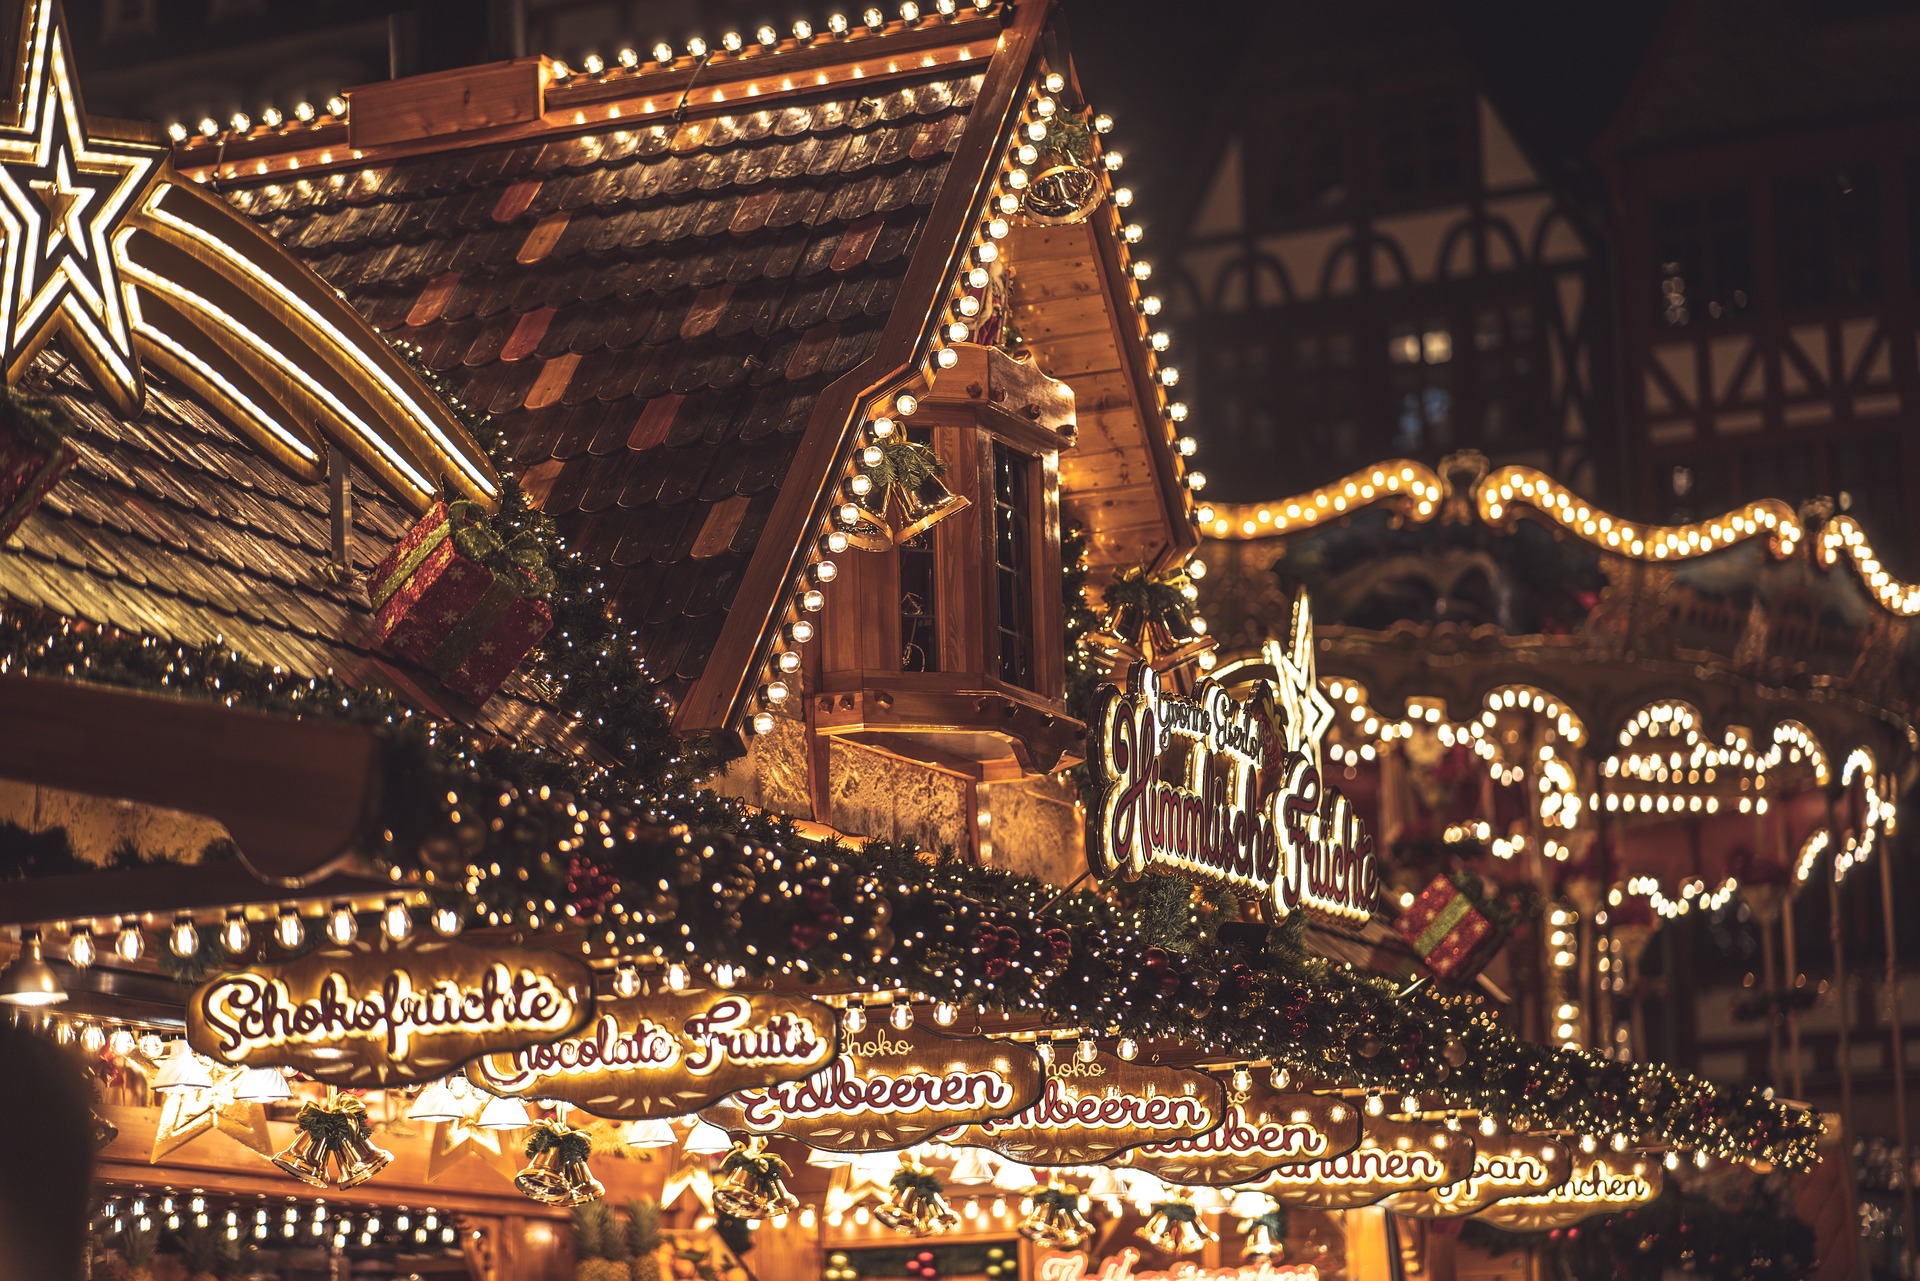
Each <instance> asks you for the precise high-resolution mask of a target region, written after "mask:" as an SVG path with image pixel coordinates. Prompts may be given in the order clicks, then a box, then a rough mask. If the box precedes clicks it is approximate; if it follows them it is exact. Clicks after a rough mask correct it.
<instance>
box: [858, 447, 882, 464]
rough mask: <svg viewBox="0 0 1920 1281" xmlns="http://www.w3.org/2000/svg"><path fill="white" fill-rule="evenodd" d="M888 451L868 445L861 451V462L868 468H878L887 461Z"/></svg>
mask: <svg viewBox="0 0 1920 1281" xmlns="http://www.w3.org/2000/svg"><path fill="white" fill-rule="evenodd" d="M886 457H887V451H886V450H884V449H882V448H880V446H878V445H868V446H867V447H866V448H865V449H863V450H861V451H860V462H861V464H862V465H863V466H866V467H878V466H879V465H880V464H881V463H882V462H884V461H885V460H886Z"/></svg>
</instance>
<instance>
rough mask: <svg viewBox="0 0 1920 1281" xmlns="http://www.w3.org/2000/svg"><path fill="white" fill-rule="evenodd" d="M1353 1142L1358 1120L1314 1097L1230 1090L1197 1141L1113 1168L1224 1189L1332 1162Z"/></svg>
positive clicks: (1346, 1106)
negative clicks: (1221, 1112) (1287, 1168)
mask: <svg viewBox="0 0 1920 1281" xmlns="http://www.w3.org/2000/svg"><path fill="white" fill-rule="evenodd" d="M1359 1142H1360V1113H1359V1111H1358V1109H1356V1108H1355V1107H1354V1106H1353V1105H1352V1104H1351V1103H1348V1102H1345V1101H1344V1100H1341V1099H1338V1098H1329V1097H1326V1096H1324V1095H1318V1094H1282V1093H1280V1092H1278V1091H1276V1090H1271V1089H1268V1088H1266V1087H1264V1086H1255V1087H1254V1088H1252V1089H1251V1090H1248V1091H1246V1092H1244V1093H1243V1092H1240V1091H1236V1090H1229V1091H1228V1093H1227V1112H1226V1117H1225V1119H1224V1120H1222V1121H1221V1122H1220V1124H1219V1126H1217V1127H1216V1128H1214V1129H1212V1130H1209V1131H1207V1132H1206V1133H1205V1134H1202V1135H1200V1136H1199V1137H1197V1138H1190V1139H1174V1140H1172V1141H1171V1142H1167V1143H1147V1144H1143V1145H1142V1146H1140V1147H1137V1148H1135V1149H1134V1150H1133V1151H1131V1152H1129V1153H1127V1155H1126V1159H1125V1160H1124V1161H1123V1162H1121V1163H1120V1164H1123V1165H1126V1166H1128V1167H1130V1168H1132V1169H1135V1170H1145V1171H1146V1172H1147V1173H1149V1174H1152V1175H1154V1176H1156V1177H1158V1178H1160V1179H1164V1180H1165V1181H1166V1182H1168V1183H1184V1184H1187V1185H1189V1186H1196V1187H1231V1186H1233V1185H1235V1184H1238V1183H1246V1182H1248V1181H1250V1180H1252V1179H1257V1178H1259V1177H1260V1176H1261V1175H1263V1174H1266V1173H1268V1172H1269V1171H1271V1170H1274V1169H1276V1168H1278V1167H1279V1166H1282V1165H1292V1164H1297V1163H1299V1162H1301V1161H1317V1160H1321V1159H1323V1158H1325V1157H1330V1156H1336V1155H1338V1154H1339V1153H1341V1152H1346V1151H1349V1150H1350V1149H1352V1148H1353V1147H1355V1146H1356V1145H1357V1144H1358V1143H1359Z"/></svg>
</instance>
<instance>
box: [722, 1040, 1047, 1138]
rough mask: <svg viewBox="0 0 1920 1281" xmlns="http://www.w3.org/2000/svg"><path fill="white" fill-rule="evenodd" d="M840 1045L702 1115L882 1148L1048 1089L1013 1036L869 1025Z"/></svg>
mask: <svg viewBox="0 0 1920 1281" xmlns="http://www.w3.org/2000/svg"><path fill="white" fill-rule="evenodd" d="M840 1051H841V1052H840V1057H838V1058H836V1059H835V1060H834V1061H833V1062H832V1063H831V1064H829V1065H828V1066H827V1068H826V1069H825V1070H824V1071H822V1072H819V1073H816V1074H815V1075H813V1076H810V1077H807V1078H806V1079H805V1080H799V1081H788V1082H786V1083H783V1084H770V1085H765V1086H756V1087H754V1088H750V1089H742V1090H738V1091H736V1092H734V1093H733V1094H732V1095H731V1096H729V1097H728V1098H725V1099H722V1100H721V1101H720V1102H719V1103H717V1104H715V1105H714V1106H712V1107H709V1108H707V1109H705V1110H704V1111H703V1112H702V1113H701V1115H702V1116H704V1117H705V1118H706V1119H707V1120H709V1121H711V1122H713V1123H714V1124H715V1125H717V1126H720V1127H721V1128H722V1129H726V1130H735V1131H738V1130H745V1131H747V1132H749V1133H752V1134H780V1135H784V1136H786V1137H787V1138H790V1139H799V1140H801V1141H803V1142H805V1143H807V1144H808V1145H810V1146H812V1147H816V1148H825V1149H827V1150H829V1151H833V1152H877V1151H885V1150H887V1149H891V1148H905V1147H911V1146H913V1145H914V1144H916V1143H919V1142H921V1141H923V1140H925V1139H928V1138H931V1137H932V1136H933V1135H935V1134H937V1133H939V1132H940V1131H941V1130H945V1129H949V1128H951V1127H953V1126H956V1125H969V1124H971V1123H973V1122H976V1121H987V1120H991V1119H993V1118H995V1117H1003V1116H1009V1115H1011V1114H1013V1113H1015V1112H1018V1111H1020V1110H1021V1109H1022V1108H1024V1107H1027V1106H1029V1105H1030V1104H1032V1103H1033V1102H1034V1100H1036V1099H1038V1098H1039V1097H1040V1084H1041V1071H1040V1056H1039V1055H1038V1054H1037V1053H1035V1052H1034V1051H1033V1049H1032V1048H1031V1047H1029V1046H1025V1045H1021V1044H1019V1043H1018V1042H1014V1041H994V1040H988V1039H986V1038H983V1037H954V1036H942V1035H941V1034H940V1033H938V1032H933V1031H930V1030H927V1029H925V1028H919V1027H913V1028H908V1029H907V1030H906V1031H904V1032H903V1031H897V1030H895V1029H893V1028H890V1027H869V1028H867V1029H866V1030H864V1031H862V1032H860V1033H857V1034H855V1033H848V1034H846V1035H845V1037H844V1038H843V1040H842V1043H841V1046H840Z"/></svg>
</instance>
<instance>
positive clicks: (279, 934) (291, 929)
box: [273, 907, 307, 951]
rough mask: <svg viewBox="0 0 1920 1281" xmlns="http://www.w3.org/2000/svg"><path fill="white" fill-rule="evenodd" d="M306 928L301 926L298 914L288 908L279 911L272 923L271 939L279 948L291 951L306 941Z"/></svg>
mask: <svg viewBox="0 0 1920 1281" xmlns="http://www.w3.org/2000/svg"><path fill="white" fill-rule="evenodd" d="M306 934H307V931H306V927H305V926H304V925H303V924H301V921H300V914H299V913H297V912H295V911H294V910H293V909H292V908H290V907H284V908H281V909H280V915H279V916H278V917H276V918H275V919H274V922H273V937H274V940H275V941H276V942H278V943H279V944H280V946H281V947H283V948H286V949H287V950H288V951H292V950H293V949H294V948H296V947H299V946H300V944H301V943H302V942H304V941H305V939H306Z"/></svg>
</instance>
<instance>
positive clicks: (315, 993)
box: [187, 934, 593, 1089]
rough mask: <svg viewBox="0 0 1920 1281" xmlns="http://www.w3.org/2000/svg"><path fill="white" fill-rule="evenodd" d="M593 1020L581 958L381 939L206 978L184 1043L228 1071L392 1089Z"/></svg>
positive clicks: (190, 1009)
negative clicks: (288, 1072) (296, 1074)
mask: <svg viewBox="0 0 1920 1281" xmlns="http://www.w3.org/2000/svg"><path fill="white" fill-rule="evenodd" d="M592 1011H593V971H591V970H590V969H588V968H587V966H586V965H585V964H584V963H583V962H581V961H577V960H575V959H573V958H572V957H568V956H561V955H559V954H557V953H554V952H542V951H536V950H534V949H532V948H522V947H486V948H481V947H473V946H471V945H468V944H464V943H457V942H452V941H449V940H446V939H441V938H436V937H423V936H416V937H414V938H412V939H409V940H408V941H406V942H403V943H395V942H392V941H391V940H389V939H387V938H386V937H385V936H384V935H379V934H374V935H372V936H371V937H370V938H365V939H361V940H359V941H356V942H354V943H352V944H350V945H348V946H346V947H323V948H320V949H318V950H317V951H313V952H310V953H308V954H307V955H305V956H302V957H300V958H299V959H297V960H292V961H286V962H283V963H280V964H273V965H256V966H251V967H249V968H247V969H244V970H237V971H231V972H228V973H225V974H219V975H216V976H215V977H213V978H211V979H209V980H207V982H205V983H203V984H201V985H200V987H199V988H197V989H196V990H195V991H194V993H193V996H192V998H191V999H190V1000H189V1001H188V1002H187V1041H188V1043H189V1044H191V1045H192V1046H193V1048H194V1049H196V1050H198V1051H200V1052H201V1053H202V1054H205V1055H208V1056H210V1057H211V1058H213V1059H215V1060H217V1061H219V1062H221V1063H230V1064H235V1065H238V1066H245V1067H290V1068H294V1069H296V1070H297V1071H300V1072H304V1073H306V1074H307V1075H308V1076H311V1077H314V1078H315V1079H317V1080H320V1081H325V1082H326V1083H328V1084H329V1085H337V1086H343V1087H349V1088H354V1089H374V1088H389V1087H393V1086H400V1085H411V1084H414V1083H416V1082H420V1081H431V1080H433V1079H435V1078H437V1077H442V1076H445V1075H446V1074H447V1073H448V1072H451V1071H453V1070H455V1069H456V1068H458V1067H460V1065H461V1064H463V1063H465V1062H467V1061H468V1060H470V1059H473V1058H477V1057H478V1056H480V1055H482V1054H488V1053H493V1052H496V1051H505V1050H517V1049H522V1048H525V1047H527V1046H531V1045H538V1044H540V1043H542V1042H545V1041H551V1040H553V1039H554V1038H556V1037H562V1036H566V1035H568V1034H569V1033H572V1032H574V1031H577V1030H578V1029H579V1028H580V1026H581V1024H583V1023H584V1022H586V1020H587V1018H588V1016H589V1015H590V1014H591V1013H592Z"/></svg>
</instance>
